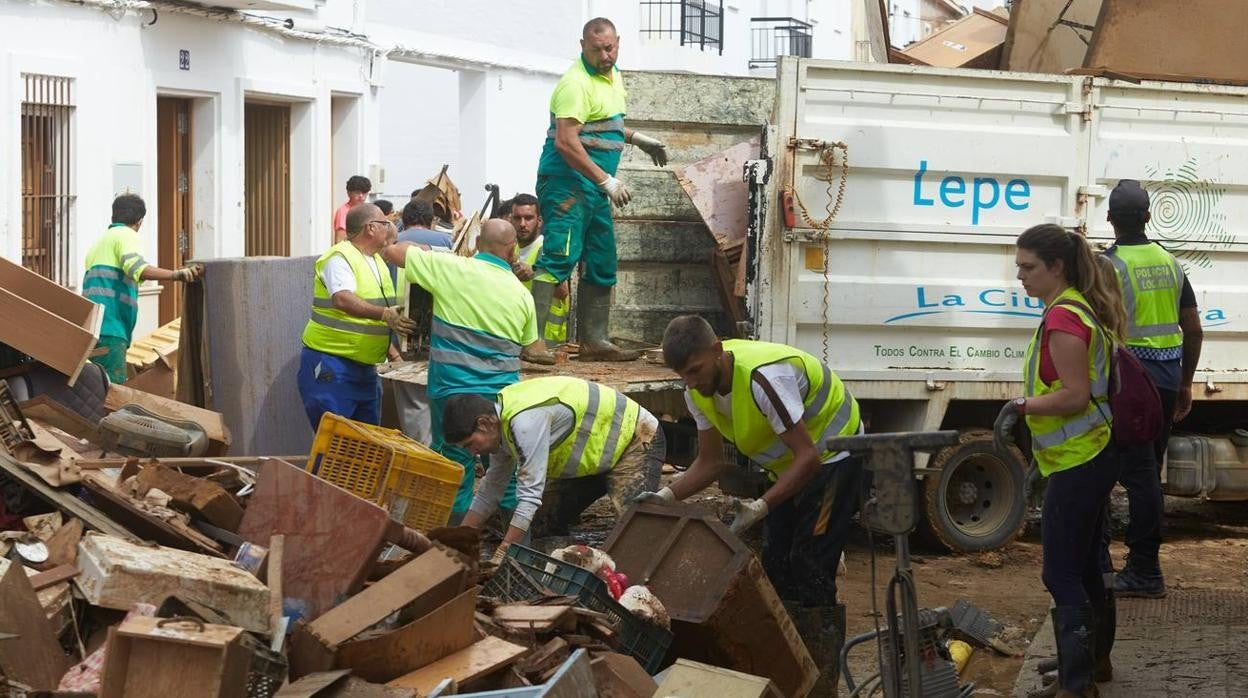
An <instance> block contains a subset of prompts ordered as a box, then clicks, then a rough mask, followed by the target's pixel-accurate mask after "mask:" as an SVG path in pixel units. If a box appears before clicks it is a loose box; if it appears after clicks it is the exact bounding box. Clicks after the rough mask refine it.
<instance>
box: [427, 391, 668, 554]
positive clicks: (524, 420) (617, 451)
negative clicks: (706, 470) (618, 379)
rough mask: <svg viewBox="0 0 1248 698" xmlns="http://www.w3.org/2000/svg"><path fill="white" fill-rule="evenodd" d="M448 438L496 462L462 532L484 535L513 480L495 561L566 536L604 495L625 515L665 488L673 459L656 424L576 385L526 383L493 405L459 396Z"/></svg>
mask: <svg viewBox="0 0 1248 698" xmlns="http://www.w3.org/2000/svg"><path fill="white" fill-rule="evenodd" d="M443 430H444V432H445V434H446V439H447V440H448V441H450V442H452V443H455V444H457V445H459V446H461V447H463V448H464V449H466V450H468V451H469V452H470V453H472V454H474V455H482V454H493V455H492V457H491V463H490V468H489V470H487V471H486V474H485V479H484V480H483V481H482V482H481V487H480V489H478V490H477V494H476V497H474V498H473V500H472V508H471V510H470V511H469V512H468V515H467V516H465V517H464V525H467V526H473V527H480V526H481V525H482V524H483V523H484V522H485V521H486V519H488V518H489V517H490V516H491V515H492V514H493V513H494V510H495V508H496V507H497V506H498V502H499V499H500V497H501V496H502V494H503V491H504V489H505V488H506V486H507V480H508V478H509V477H510V476H511V474H512V473H513V472H514V473H516V477H517V480H518V486H517V488H516V494H517V499H518V500H519V503H518V505H517V506H516V511H515V513H514V514H513V515H512V517H511V525H510V526H509V527H508V528H507V533H506V534H505V535H504V536H503V544H502V545H501V546H499V548H498V550H497V551H496V552H495V554H494V557H495V560H496V561H498V560H501V558H502V556H503V555H504V554H505V552H506V549H507V546H508V545H510V544H512V543H515V542H519V541H522V540H524V539H525V537H526V535H527V534H530V533H531V534H532V535H533V536H534V537H538V538H540V537H544V536H547V535H552V534H562V533H566V532H567V528H568V526H569V525H571V524H572V523H574V522H575V521H576V520H577V519H578V518H579V517H580V514H581V512H583V511H584V510H585V509H586V508H587V507H588V506H589V505H591V504H593V503H594V502H595V501H596V500H597V499H598V498H599V497H601V496H603V495H606V496H607V497H609V498H610V500H611V504H612V506H613V507H614V509H615V512H616V514H617V515H619V514H622V513H623V512H624V509H625V508H626V507H627V506H628V504H629V503H630V502H631V501H632V500H633V499H634V498H635V497H637V496H638V495H639V494H641V493H642V492H643V491H646V490H654V489H655V488H656V487H658V485H659V477H660V475H661V473H662V467H663V459H664V457H665V456H666V455H667V446H666V442H665V441H664V438H663V430H662V429H661V428H660V427H659V421H658V420H657V419H656V418H655V417H654V415H652V414H650V412H648V411H647V410H646V409H645V408H643V407H642V406H641V405H638V404H637V403H636V402H633V401H632V400H631V399H629V398H627V397H625V396H624V395H623V394H622V393H619V392H616V391H615V390H612V389H611V388H608V387H606V386H605V385H599V384H598V383H591V382H589V381H586V380H583V379H580V378H572V377H569V376H549V377H543V378H531V379H529V380H526V381H521V382H519V383H516V384H514V385H510V386H508V387H506V388H503V389H502V390H501V391H500V392H499V393H498V398H497V400H496V401H490V400H487V399H485V398H484V397H482V396H480V395H456V396H454V397H452V398H451V399H450V400H448V401H447V404H446V411H445V413H444V417H443Z"/></svg>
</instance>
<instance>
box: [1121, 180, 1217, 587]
mask: <svg viewBox="0 0 1248 698" xmlns="http://www.w3.org/2000/svg"><path fill="white" fill-rule="evenodd" d="M1148 209H1149V198H1148V192H1147V191H1145V190H1144V188H1143V187H1141V186H1140V183H1139V182H1137V181H1135V180H1133V179H1124V180H1122V181H1120V182H1119V183H1118V186H1116V187H1114V189H1113V191H1112V192H1110V194H1109V223H1110V225H1112V226H1113V228H1114V238H1115V242H1114V246H1113V247H1111V248H1109V249H1108V250H1107V251H1106V252H1105V256H1106V257H1107V258H1108V259H1109V260H1110V261H1111V262H1112V263H1113V265H1114V269H1115V271H1116V272H1117V273H1118V281H1119V283H1120V284H1121V286H1122V297H1123V304H1124V305H1125V306H1126V312H1127V338H1126V339H1127V346H1128V347H1130V349H1131V353H1133V354H1135V356H1136V358H1138V359H1139V360H1140V363H1142V364H1144V367H1145V368H1146V369H1148V373H1149V375H1150V376H1152V378H1153V382H1154V383H1155V384H1156V385H1157V392H1158V393H1159V394H1160V395H1161V406H1162V414H1163V416H1164V417H1165V420H1166V421H1165V425H1164V427H1163V429H1162V431H1161V435H1160V436H1158V437H1157V441H1156V442H1155V443H1154V446H1153V450H1154V452H1155V455H1156V459H1155V460H1152V459H1140V460H1134V461H1131V462H1127V463H1124V464H1123V470H1122V473H1121V475H1120V476H1119V482H1120V483H1122V486H1123V487H1124V488H1126V490H1127V499H1128V501H1129V503H1130V512H1131V519H1130V522H1129V523H1128V524H1127V548H1128V549H1129V551H1130V552H1129V553H1128V555H1127V564H1126V567H1125V568H1123V570H1122V572H1121V573H1120V574H1119V575H1118V577H1117V580H1116V581H1115V584H1114V590H1115V591H1116V592H1117V593H1118V595H1120V596H1137V597H1148V598H1160V597H1163V596H1165V595H1166V584H1165V581H1164V579H1163V577H1162V573H1161V564H1160V562H1159V561H1158V551H1159V549H1160V548H1161V528H1162V518H1163V516H1164V509H1163V505H1162V502H1163V499H1162V494H1161V470H1160V469H1161V464H1162V463H1164V461H1165V456H1166V447H1167V445H1168V443H1169V441H1170V426H1171V424H1172V420H1173V421H1181V420H1182V419H1183V418H1184V417H1186V416H1187V414H1188V412H1190V411H1191V408H1192V378H1193V376H1194V375H1195V373H1196V364H1197V363H1198V362H1199V360H1200V348H1201V341H1202V338H1203V333H1202V331H1201V328H1200V312H1199V309H1198V308H1197V307H1196V294H1195V293H1194V292H1193V291H1192V285H1191V284H1190V283H1189V282H1188V280H1187V275H1186V274H1184V273H1183V268H1182V267H1181V266H1180V265H1179V262H1178V260H1176V259H1175V258H1174V256H1173V255H1171V254H1170V253H1169V252H1167V251H1166V250H1165V248H1163V247H1162V246H1161V245H1158V244H1157V243H1155V242H1152V241H1151V240H1149V239H1148V238H1147V237H1146V236H1145V235H1144V227H1145V224H1147V223H1148V221H1149V219H1150V214H1149V210H1148ZM1107 538H1108V536H1107Z"/></svg>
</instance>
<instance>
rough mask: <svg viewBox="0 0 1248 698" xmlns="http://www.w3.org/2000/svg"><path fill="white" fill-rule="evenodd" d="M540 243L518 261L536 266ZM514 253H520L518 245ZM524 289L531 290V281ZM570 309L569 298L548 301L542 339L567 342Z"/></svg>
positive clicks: (559, 342)
mask: <svg viewBox="0 0 1248 698" xmlns="http://www.w3.org/2000/svg"><path fill="white" fill-rule="evenodd" d="M542 242H543V239H542V238H538V240H537V242H536V243H535V244H533V245H532V246H531V247H530V248H529V252H528V254H526V255H525V256H524V257H523V258H521V260H520V261H522V262H524V263H525V264H527V265H529V266H530V267H531V266H533V265H534V264H536V263H537V258H538V257H539V256H540V255H541V253H542ZM516 252H517V253H519V252H520V245H519V244H518V243H517V244H516ZM524 287H525V288H527V289H529V290H532V289H533V280H532V279H529V280H528V281H525V282H524ZM571 307H572V299H571V298H570V297H569V298H562V299H560V298H551V299H550V312H549V313H548V314H547V315H546V329H545V331H543V332H542V334H543V335H545V336H543V337H542V339H545V340H546V341H547V342H555V343H558V344H563V343H564V342H566V341H568V309H569V308H571Z"/></svg>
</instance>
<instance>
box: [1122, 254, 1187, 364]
mask: <svg viewBox="0 0 1248 698" xmlns="http://www.w3.org/2000/svg"><path fill="white" fill-rule="evenodd" d="M1105 256H1106V257H1108V258H1109V261H1110V262H1112V263H1113V265H1114V270H1115V271H1117V272H1118V280H1119V281H1120V282H1121V286H1122V304H1123V306H1124V307H1125V308H1126V311H1127V345H1128V346H1133V347H1150V348H1154V349H1169V348H1175V347H1181V346H1182V345H1183V330H1182V329H1180V328H1179V303H1180V299H1181V297H1182V292H1183V279H1184V275H1183V267H1182V266H1181V265H1180V264H1179V261H1178V260H1177V259H1175V258H1174V256H1173V255H1171V254H1170V253H1169V252H1167V251H1166V250H1165V248H1163V247H1161V245H1158V244H1157V243H1155V242H1150V243H1148V244H1147V245H1118V246H1115V247H1114V248H1113V249H1112V250H1110V251H1109V252H1106V254H1105Z"/></svg>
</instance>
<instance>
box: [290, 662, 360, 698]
mask: <svg viewBox="0 0 1248 698" xmlns="http://www.w3.org/2000/svg"><path fill="white" fill-rule="evenodd" d="M350 673H351V670H350V669H340V670H338V671H318V672H316V673H315V674H308V675H307V676H305V677H303V678H302V679H299V680H298V681H295V682H293V683H288V684H286V685H285V686H282V687H281V688H280V689H279V690H278V691H277V693H274V694H273V698H313V697H314V696H316V695H319V694H320V693H321V691H324V690H325V689H326V688H329V687H330V686H332V685H333V684H335V683H337V682H338V681H340V680H341V679H342V678H343V677H344V676H348V675H350Z"/></svg>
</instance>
